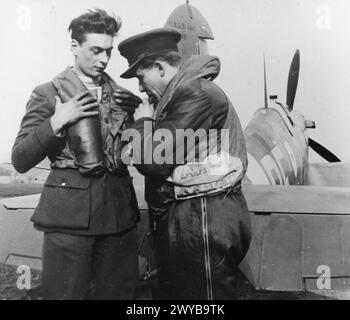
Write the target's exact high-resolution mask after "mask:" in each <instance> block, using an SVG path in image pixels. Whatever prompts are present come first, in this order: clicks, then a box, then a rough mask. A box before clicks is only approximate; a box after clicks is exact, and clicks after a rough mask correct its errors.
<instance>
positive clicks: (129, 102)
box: [113, 90, 142, 113]
mask: <svg viewBox="0 0 350 320" xmlns="http://www.w3.org/2000/svg"><path fill="white" fill-rule="evenodd" d="M113 98H114V101H115V103H116V104H118V105H120V106H121V107H122V108H123V109H124V110H125V111H127V112H130V113H134V112H135V109H136V108H137V107H138V106H139V104H140V103H142V100H141V99H140V98H139V97H138V96H136V95H134V94H133V93H132V92H130V91H126V90H117V91H116V93H114V94H113Z"/></svg>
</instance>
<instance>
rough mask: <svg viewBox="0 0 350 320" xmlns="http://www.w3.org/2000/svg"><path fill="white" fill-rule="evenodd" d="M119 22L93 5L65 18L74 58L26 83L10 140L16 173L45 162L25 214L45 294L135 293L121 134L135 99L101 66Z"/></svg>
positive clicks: (129, 192) (130, 201)
mask: <svg viewBox="0 0 350 320" xmlns="http://www.w3.org/2000/svg"><path fill="white" fill-rule="evenodd" d="M120 27H121V20H120V19H119V17H118V18H115V17H112V16H110V15H108V14H107V13H106V12H105V11H103V10H100V9H96V10H91V11H89V12H88V13H86V14H83V15H81V16H79V17H77V18H76V19H74V20H73V21H72V22H71V24H70V26H69V31H70V32H71V38H72V41H71V50H72V53H73V56H74V59H75V61H74V66H73V67H68V68H66V69H65V70H64V71H63V72H62V73H61V74H59V75H58V76H57V77H55V78H54V79H53V80H52V81H50V82H47V83H45V84H42V85H40V86H38V87H36V88H35V89H34V91H33V92H32V95H31V97H30V99H29V101H28V104H27V107H26V114H25V116H24V118H23V120H22V123H21V128H20V131H19V133H18V136H17V138H16V141H15V143H14V146H13V151H12V162H13V165H14V167H15V168H16V169H17V170H18V171H19V172H21V173H23V172H26V171H28V170H29V169H31V168H33V167H34V166H36V165H37V164H38V163H39V162H41V161H42V160H43V159H44V158H46V157H48V158H49V159H50V161H51V169H52V170H51V173H50V175H49V176H48V179H47V181H46V183H45V186H44V189H43V192H42V195H41V199H40V202H39V205H38V207H37V208H36V210H35V213H34V215H33V217H32V221H33V222H34V226H35V227H36V228H37V229H38V230H40V231H43V232H44V242H43V273H42V292H43V297H44V299H84V298H91V299H131V298H132V297H133V293H134V289H135V285H136V281H137V276H138V266H137V264H138V263H137V260H138V258H137V234H136V224H137V222H138V220H139V216H138V215H139V213H138V209H137V202H136V198H135V194H134V190H133V186H132V181H131V178H130V175H129V172H128V170H127V168H126V166H125V165H123V163H122V162H121V160H120V150H121V144H120V137H121V132H122V130H124V129H125V128H126V127H127V126H128V125H130V124H131V120H132V112H133V111H134V108H135V107H136V106H137V105H138V104H139V103H140V101H141V100H140V99H139V98H137V97H136V96H133V95H132V94H131V93H129V92H127V91H126V90H124V89H122V88H121V87H119V86H118V85H117V84H116V83H115V82H114V81H113V79H111V78H110V77H109V76H108V75H107V74H106V73H105V72H104V70H105V68H106V67H107V64H108V62H109V60H110V58H111V53H112V50H113V42H114V37H115V36H116V35H117V33H118V31H119V29H120ZM58 54H59V53H58ZM116 100H118V102H119V103H118V104H117V103H116Z"/></svg>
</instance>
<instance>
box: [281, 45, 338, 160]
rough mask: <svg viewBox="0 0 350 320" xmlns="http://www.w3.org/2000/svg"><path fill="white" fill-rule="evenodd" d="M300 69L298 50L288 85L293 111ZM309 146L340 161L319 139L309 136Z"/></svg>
mask: <svg viewBox="0 0 350 320" xmlns="http://www.w3.org/2000/svg"><path fill="white" fill-rule="evenodd" d="M299 71H300V51H299V50H297V51H296V52H295V54H294V57H293V60H292V63H291V66H290V70H289V76H288V86H287V109H288V111H289V112H291V111H293V108H294V100H295V95H296V92H297V87H298V81H299ZM309 147H310V148H311V149H312V150H314V151H315V152H316V153H317V154H319V155H320V156H321V157H322V158H324V159H325V160H327V161H328V162H340V161H341V160H340V159H339V158H338V157H337V156H336V155H335V154H334V153H332V152H331V151H329V150H328V149H327V148H325V147H324V146H322V145H321V144H319V143H318V142H317V141H315V140H313V139H311V138H309Z"/></svg>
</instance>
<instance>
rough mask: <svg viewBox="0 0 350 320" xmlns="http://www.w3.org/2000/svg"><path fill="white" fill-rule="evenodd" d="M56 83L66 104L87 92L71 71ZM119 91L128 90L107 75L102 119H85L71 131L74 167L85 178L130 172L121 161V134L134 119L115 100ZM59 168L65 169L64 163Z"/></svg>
mask: <svg viewBox="0 0 350 320" xmlns="http://www.w3.org/2000/svg"><path fill="white" fill-rule="evenodd" d="M52 83H53V85H54V86H55V88H56V89H57V92H58V95H59V97H60V98H61V101H62V102H63V103H65V102H67V101H69V100H70V99H71V98H73V97H74V96H76V95H77V94H79V93H83V92H85V91H87V88H86V87H85V85H84V84H83V83H82V82H81V80H80V79H79V78H78V76H77V75H76V74H75V73H74V71H73V70H72V68H71V67H68V68H67V69H66V70H65V71H64V72H63V73H61V74H60V75H58V76H57V77H55V78H54V79H53V81H52ZM116 90H125V89H123V88H121V87H119V86H118V85H117V84H116V83H115V82H114V81H113V79H111V78H110V77H109V76H108V75H107V74H106V73H103V74H102V101H101V103H100V108H99V111H100V115H99V116H96V117H88V118H84V119H82V120H80V121H79V122H77V123H76V124H75V125H73V126H71V127H69V128H68V130H67V143H68V147H69V150H70V152H71V154H72V156H73V159H74V166H76V167H77V168H78V169H79V172H80V173H81V175H83V176H100V175H102V174H103V173H105V172H107V171H109V172H110V173H112V174H122V175H126V174H127V168H126V166H125V165H124V164H123V162H122V161H121V148H122V144H121V132H122V130H123V129H124V127H125V126H126V123H127V122H128V121H130V119H129V117H128V114H127V112H125V111H124V110H122V108H121V107H120V106H118V105H117V104H116V103H115V102H114V100H113V98H112V96H113V93H114V92H115V91H116ZM67 161H69V160H68V159H67ZM53 166H55V164H53ZM57 167H64V164H62V160H60V163H59V164H58V165H57Z"/></svg>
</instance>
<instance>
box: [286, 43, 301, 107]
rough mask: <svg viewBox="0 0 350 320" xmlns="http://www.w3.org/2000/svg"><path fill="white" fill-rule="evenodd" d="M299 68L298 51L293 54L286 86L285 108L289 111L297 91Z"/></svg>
mask: <svg viewBox="0 0 350 320" xmlns="http://www.w3.org/2000/svg"><path fill="white" fill-rule="evenodd" d="M299 70H300V51H299V50H297V51H296V52H295V54H294V57H293V60H292V64H291V66H290V69H289V76H288V86H287V109H288V111H289V112H291V111H292V110H293V107H294V99H295V95H296V92H297V87H298V81H299Z"/></svg>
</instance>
